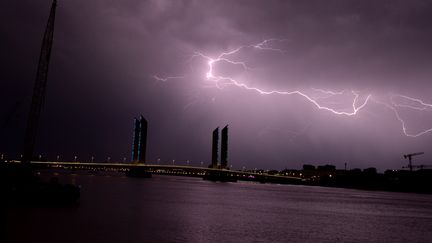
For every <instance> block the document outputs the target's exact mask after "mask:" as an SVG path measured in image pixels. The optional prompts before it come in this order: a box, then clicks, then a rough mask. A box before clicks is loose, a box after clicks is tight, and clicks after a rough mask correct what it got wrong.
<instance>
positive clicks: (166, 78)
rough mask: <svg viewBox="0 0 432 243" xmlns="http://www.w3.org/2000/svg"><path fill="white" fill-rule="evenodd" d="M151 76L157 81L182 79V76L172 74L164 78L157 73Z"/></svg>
mask: <svg viewBox="0 0 432 243" xmlns="http://www.w3.org/2000/svg"><path fill="white" fill-rule="evenodd" d="M152 78H154V79H155V80H157V81H162V82H166V81H168V80H170V79H183V78H184V76H173V77H165V78H161V77H159V76H158V75H153V76H152Z"/></svg>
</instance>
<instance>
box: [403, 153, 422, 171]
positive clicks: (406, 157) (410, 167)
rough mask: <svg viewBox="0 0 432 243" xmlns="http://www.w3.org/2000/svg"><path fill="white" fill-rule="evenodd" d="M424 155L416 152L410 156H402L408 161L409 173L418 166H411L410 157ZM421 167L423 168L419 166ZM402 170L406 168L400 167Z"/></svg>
mask: <svg viewBox="0 0 432 243" xmlns="http://www.w3.org/2000/svg"><path fill="white" fill-rule="evenodd" d="M422 154H424V152H418V153H412V154H404V156H403V157H404V158H405V159H408V168H409V169H410V171H412V169H413V167H418V166H413V164H412V157H414V156H417V155H422ZM421 167H423V166H421ZM402 168H407V167H405V166H404V167H402Z"/></svg>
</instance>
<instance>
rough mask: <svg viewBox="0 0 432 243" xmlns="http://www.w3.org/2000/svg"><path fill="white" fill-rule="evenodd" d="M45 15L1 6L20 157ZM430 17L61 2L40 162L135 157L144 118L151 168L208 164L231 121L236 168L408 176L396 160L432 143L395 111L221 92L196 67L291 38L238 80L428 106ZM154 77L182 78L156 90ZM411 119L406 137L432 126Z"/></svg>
mask: <svg viewBox="0 0 432 243" xmlns="http://www.w3.org/2000/svg"><path fill="white" fill-rule="evenodd" d="M49 6H50V1H48V0H47V1H29V0H24V1H11V0H7V1H2V3H0V9H1V10H0V13H1V22H0V27H1V29H2V38H1V40H0V44H1V47H0V48H1V51H2V55H1V57H0V58H1V59H0V60H1V63H2V67H3V68H2V81H1V86H0V87H1V91H0V95H1V101H2V106H1V111H2V112H1V118H2V121H3V120H5V121H8V122H7V123H8V124H7V125H5V126H4V127H5V128H3V131H2V133H3V134H4V135H2V137H3V138H5V139H4V140H3V141H2V143H1V144H2V147H1V148H0V149H1V150H2V151H0V152H3V151H6V152H8V153H15V154H17V153H19V147H20V140H19V138H21V137H22V128H23V126H24V122H25V117H26V112H27V107H28V104H29V102H30V99H29V98H28V97H30V92H31V86H32V82H33V80H34V75H35V72H36V62H37V58H38V51H39V48H40V41H41V38H42V33H43V28H44V26H45V24H46V19H47V16H48V12H49ZM430 12H432V2H431V1H420V0H419V1H409V2H408V1H342V0H341V1H276V0H274V1H198V0H197V1H187V0H184V1H157V0H154V1H138V0H123V1H114V0H94V1H81V0H79V1H78V0H75V1H66V0H65V1H59V5H58V11H57V19H56V29H55V43H54V47H53V56H52V62H51V66H50V75H49V87H48V98H47V104H46V107H45V110H44V113H43V125H42V126H41V129H40V137H39V140H38V141H39V143H38V151H40V152H41V153H45V154H48V155H50V156H54V154H56V153H61V154H64V156H65V157H67V156H69V157H71V156H72V155H73V154H75V153H79V154H80V156H81V157H85V158H87V157H89V156H90V154H96V156H98V157H99V158H102V157H106V156H111V157H113V158H121V157H123V156H126V157H129V150H130V143H131V134H130V132H131V124H132V118H133V117H134V116H136V115H138V114H140V113H143V114H144V115H145V116H146V117H147V118H148V119H149V121H150V129H151V130H150V135H149V136H150V137H149V143H150V144H149V150H150V151H149V158H148V159H149V160H153V161H154V160H155V159H156V158H159V157H160V158H162V159H163V160H172V159H176V160H178V161H182V160H186V159H190V160H193V161H208V160H209V157H210V156H209V154H208V153H209V150H210V145H209V142H210V136H209V134H210V131H211V130H212V129H213V128H214V127H215V126H222V125H224V124H225V123H229V124H230V127H231V130H230V139H231V140H230V141H231V142H230V146H231V147H230V160H231V162H232V163H233V164H234V166H237V167H241V166H243V165H245V166H249V167H265V168H272V167H275V168H281V167H285V166H287V167H298V166H300V165H301V164H302V163H335V164H337V165H339V166H340V165H342V164H343V163H344V162H347V161H349V162H350V163H351V164H353V165H352V166H359V167H364V166H376V167H379V168H385V167H399V166H400V165H401V163H403V162H402V161H401V159H400V155H401V154H402V153H404V151H411V150H417V149H419V150H424V149H426V148H427V144H428V143H430V142H431V141H430V140H431V135H425V136H422V137H420V138H417V139H412V138H406V137H405V136H403V135H402V132H401V125H400V122H399V121H398V120H397V119H396V118H395V116H394V114H393V112H392V111H390V110H388V109H386V108H385V107H382V106H380V105H377V104H372V105H371V106H370V107H369V108H368V109H367V110H364V111H362V112H361V113H360V115H359V116H357V117H354V118H347V117H343V118H340V117H338V116H334V115H332V114H328V113H325V112H317V111H316V109H315V108H314V107H312V106H310V104H308V103H305V102H304V100H302V99H301V98H299V97H273V96H271V97H269V96H259V95H256V94H253V93H248V92H243V91H241V90H240V89H230V88H228V89H224V90H223V91H220V90H218V89H215V88H209V87H208V86H209V85H208V83H206V81H203V78H202V76H200V75H203V72H205V71H203V70H205V68H206V65H205V62H204V60H202V59H193V60H192V61H190V57H191V55H192V54H193V53H194V51H201V52H203V53H205V54H206V55H210V56H213V57H214V56H216V55H217V54H218V53H221V52H222V51H227V50H232V49H235V48H237V47H238V46H240V45H249V44H255V43H259V42H260V41H262V40H264V39H266V38H279V39H285V40H286V41H284V42H280V43H278V48H282V49H284V50H286V53H284V54H283V55H278V54H273V53H258V52H251V51H249V50H245V51H244V52H242V53H241V56H240V57H248V58H249V61H250V62H251V63H252V64H253V65H256V67H257V70H258V71H257V73H256V74H254V75H255V76H254V77H252V76H251V75H249V76H247V75H246V74H244V73H242V72H241V71H238V70H231V71H229V72H233V73H235V72H238V75H239V77H240V78H243V79H246V77H248V78H249V79H248V81H249V82H253V84H256V85H260V87H263V88H281V89H282V88H283V89H292V88H294V87H296V88H297V87H300V88H304V87H317V88H329V89H337V90H339V89H350V88H355V89H358V90H362V92H373V93H378V94H383V93H387V92H399V93H404V94H406V95H411V96H415V97H418V98H422V99H424V100H426V101H428V102H429V103H432V99H431V96H430V94H431V92H432V85H431V84H430V82H431V80H430V79H431V77H432V71H431V70H432V67H431V66H432V60H431V59H432V54H431V53H432V52H431V47H430V43H431V41H432V29H431V28H432V27H431V26H432V17H431V15H430V14H429V13H430ZM218 71H220V72H223V71H227V69H224V68H222V67H220V68H219V70H218ZM155 74H157V75H160V76H186V78H184V79H173V80H169V81H167V82H157V81H155V80H154V79H153V78H151V77H152V75H155ZM236 75H237V73H236ZM258 77H259V78H258ZM246 81H247V80H245V82H246ZM17 102H18V103H19V104H21V105H19V106H18V108H14V107H16V104H17ZM8 114H13V115H8ZM404 115H405V116H407V115H406V114H404ZM429 116H430V114H429ZM407 118H408V116H407ZM409 118H410V119H412V120H410V121H409V124H410V125H411V124H415V122H416V121H418V120H419V119H420V121H427V123H425V122H423V123H422V124H421V125H422V126H424V127H427V126H428V125H430V123H428V122H429V121H430V120H428V118H427V117H426V118H425V117H424V116H423V115H422V114H420V115H419V114H417V113H413V114H410V115H409ZM5 123H6V122H5ZM429 127H430V126H429ZM410 128H411V129H413V130H416V129H419V128H418V127H414V128H412V127H410ZM191 130H193V131H194V132H192V133H190V132H189V131H191ZM6 140H7V141H8V142H6ZM389 141H392V142H391V143H390V142H389ZM395 141H397V142H395ZM10 151H12V152H10ZM399 151H400V152H399ZM428 158H429V159H430V158H431V157H428ZM425 162H427V161H425Z"/></svg>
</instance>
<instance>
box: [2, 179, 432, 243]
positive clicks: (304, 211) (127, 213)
mask: <svg viewBox="0 0 432 243" xmlns="http://www.w3.org/2000/svg"><path fill="white" fill-rule="evenodd" d="M62 181H63V182H74V183H75V184H77V185H81V186H82V189H81V200H80V202H81V203H80V207H78V208H69V209H64V208H63V209H61V208H59V209H55V208H54V209H53V208H36V209H35V208H32V209H12V210H10V211H9V212H8V225H7V231H8V233H9V240H10V242H432V195H421V194H409V193H393V192H371V191H359V190H349V189H339V188H323V187H307V186H291V185H275V184H253V183H242V182H240V183H215V182H210V181H204V180H202V179H199V178H188V177H173V176H154V177H153V178H151V179H136V178H127V177H119V176H100V175H97V176H90V175H68V176H65V177H63V178H62Z"/></svg>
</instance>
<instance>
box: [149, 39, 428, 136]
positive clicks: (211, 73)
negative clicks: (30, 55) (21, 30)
mask: <svg viewBox="0 0 432 243" xmlns="http://www.w3.org/2000/svg"><path fill="white" fill-rule="evenodd" d="M283 41H287V40H286V39H267V40H264V41H262V42H260V43H257V44H253V45H244V46H240V47H238V48H236V49H233V50H231V51H227V52H222V53H220V54H219V55H217V56H216V57H211V56H208V55H205V54H204V53H202V52H198V51H196V52H194V54H193V55H192V56H191V59H194V58H202V59H204V60H205V61H206V63H207V70H206V72H205V73H204V75H203V76H204V77H203V78H204V79H205V80H207V81H209V82H212V83H213V84H214V85H215V87H217V88H219V89H223V88H224V87H226V86H228V85H233V86H236V87H238V88H241V89H244V90H247V91H252V92H255V93H257V94H260V95H297V96H300V97H302V98H304V99H305V100H306V101H308V102H309V103H311V104H312V105H313V106H315V107H316V108H317V109H318V110H324V111H328V112H331V113H332V114H335V115H340V116H355V115H357V114H358V113H359V112H360V111H361V110H362V109H363V108H365V107H366V105H367V104H368V103H369V102H370V101H371V100H372V94H368V95H367V96H366V98H365V99H361V98H360V94H359V92H358V91H354V90H351V91H347V90H343V91H332V90H324V89H318V88H311V90H312V91H313V92H315V93H320V94H322V95H321V96H319V97H316V96H313V95H308V92H305V91H302V90H265V89H261V88H259V87H255V86H250V85H248V84H246V83H243V82H241V81H239V80H237V79H235V78H232V77H229V76H222V75H218V74H217V73H215V65H217V64H218V63H227V64H230V65H236V66H239V67H241V68H242V69H243V70H244V71H248V70H252V68H251V67H249V66H248V65H247V63H246V62H245V61H237V60H233V59H232V58H231V57H232V56H234V55H236V54H239V53H240V52H241V51H243V50H245V49H254V50H258V51H270V52H277V53H280V54H285V53H286V51H285V50H283V49H279V48H274V47H272V43H274V42H283ZM154 78H155V79H157V80H161V81H167V80H169V79H175V78H183V76H177V77H166V78H160V77H158V76H156V75H155V76H154ZM347 94H349V95H350V96H351V97H352V99H351V101H350V105H349V106H350V107H351V108H350V111H345V110H337V109H334V108H331V107H329V106H327V105H324V104H323V102H319V100H323V99H328V98H330V97H336V96H340V95H347ZM396 97H399V98H402V99H405V100H407V101H409V103H406V102H405V103H397V102H395V98H396ZM389 100H390V102H389V103H385V102H380V101H377V100H376V99H374V101H375V102H376V103H379V104H382V105H384V106H386V107H387V108H389V109H391V110H392V111H393V112H394V113H395V116H396V118H397V119H398V121H399V122H400V123H401V125H402V131H403V133H404V135H405V136H408V137H419V136H421V135H424V134H427V133H429V132H432V128H431V129H427V130H424V131H421V132H419V133H415V134H412V133H409V132H407V130H408V129H407V126H406V122H405V121H404V120H403V119H402V118H401V116H400V114H399V111H398V108H409V109H413V110H418V111H426V110H429V109H430V110H432V104H427V103H425V102H423V101H422V100H420V99H417V98H412V97H408V96H404V95H391V96H390V99H389Z"/></svg>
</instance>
